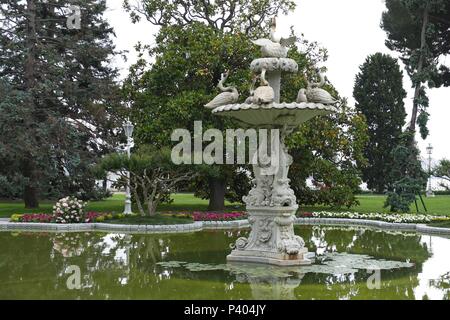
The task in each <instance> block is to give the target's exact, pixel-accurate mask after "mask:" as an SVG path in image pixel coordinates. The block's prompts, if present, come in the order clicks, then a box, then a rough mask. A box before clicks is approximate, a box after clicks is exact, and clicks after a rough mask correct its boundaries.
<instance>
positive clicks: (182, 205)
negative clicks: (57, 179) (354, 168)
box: [0, 194, 450, 219]
mask: <svg viewBox="0 0 450 320" xmlns="http://www.w3.org/2000/svg"><path fill="white" fill-rule="evenodd" d="M172 197H173V199H174V201H173V203H171V204H164V205H161V206H160V207H159V208H158V211H159V212H165V211H204V210H207V207H208V201H207V200H202V199H199V198H195V197H194V196H193V195H192V194H174V195H173V196H172ZM358 200H359V201H360V205H359V206H355V207H352V208H350V209H347V208H343V209H339V210H337V209H333V208H329V207H321V206H316V207H301V208H300V209H301V210H302V211H356V212H362V213H368V212H385V213H388V211H387V210H386V209H383V204H384V201H385V197H384V196H379V195H361V196H358ZM424 201H425V205H426V206H427V209H428V213H429V214H433V215H450V196H448V195H447V196H436V197H434V198H424ZM53 204H54V202H53V201H51V202H50V201H43V202H41V207H40V208H39V209H35V210H29V209H25V208H24V205H23V203H22V202H21V201H0V218H9V217H10V216H11V215H12V214H14V213H38V212H42V213H51V212H52V207H53ZM123 206H124V195H123V194H115V195H114V196H112V197H111V198H109V199H107V200H105V201H92V202H89V204H88V206H87V208H86V210H87V211H98V212H111V213H120V212H122V211H123ZM419 208H420V209H421V212H424V211H423V208H422V207H419ZM243 209H244V208H243V207H242V206H240V205H238V204H232V203H226V211H232V210H243ZM133 210H134V212H137V210H136V208H133ZM411 210H412V212H415V206H414V205H413V206H412V207H411ZM171 218H173V217H171ZM177 219H183V218H177Z"/></svg>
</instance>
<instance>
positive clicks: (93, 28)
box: [0, 0, 120, 208]
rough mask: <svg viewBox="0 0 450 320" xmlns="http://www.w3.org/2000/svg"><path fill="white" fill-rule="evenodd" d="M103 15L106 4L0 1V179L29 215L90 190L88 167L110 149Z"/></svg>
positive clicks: (114, 105) (111, 100) (108, 42)
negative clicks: (47, 202)
mask: <svg viewBox="0 0 450 320" xmlns="http://www.w3.org/2000/svg"><path fill="white" fill-rule="evenodd" d="M69 5H72V6H76V7H78V8H80V11H81V15H80V18H81V21H80V24H79V26H80V28H79V29H78V28H75V29H74V28H69V26H70V24H68V19H70V18H71V16H73V15H74V13H73V11H72V9H73V8H76V7H72V8H70V7H69ZM105 10H106V1H105V0H74V1H71V2H70V3H67V1H59V0H46V1H44V0H26V1H16V0H0V114H2V117H1V119H0V129H1V130H0V131H1V132H2V136H1V138H0V163H2V168H1V169H0V175H1V176H3V180H7V181H11V180H12V179H15V181H20V183H21V184H22V185H23V199H24V201H25V205H26V207H27V208H34V207H38V204H39V202H38V199H39V197H40V196H42V195H45V194H54V195H59V193H71V192H77V191H87V190H86V189H89V188H92V187H93V186H94V180H93V177H91V176H89V170H88V169H89V166H90V165H91V163H92V162H93V161H94V160H95V157H97V156H98V155H100V154H103V153H107V152H108V151H109V149H110V148H111V144H110V143H109V142H110V141H109V139H110V137H113V136H114V134H113V133H114V129H115V128H116V127H117V124H116V123H115V122H116V119H117V115H116V112H115V110H117V109H118V108H119V101H120V100H119V95H118V90H117V85H116V83H115V80H114V79H115V78H116V76H117V70H115V69H114V68H112V67H110V61H111V58H112V56H113V55H114V54H115V53H116V52H115V48H114V45H113V43H112V39H111V36H112V35H113V30H112V29H111V28H110V27H109V26H108V24H107V23H106V22H105V20H104V18H103V13H104V11H105ZM75 18H76V17H75ZM74 26H76V24H74ZM81 189H83V190H81Z"/></svg>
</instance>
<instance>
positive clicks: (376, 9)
mask: <svg viewBox="0 0 450 320" xmlns="http://www.w3.org/2000/svg"><path fill="white" fill-rule="evenodd" d="M107 2H108V8H109V9H108V12H107V18H108V19H109V22H110V24H111V25H112V26H113V27H114V29H115V32H116V35H117V38H116V45H117V47H118V49H120V50H128V51H129V52H130V54H129V55H128V61H127V62H122V61H119V60H117V61H116V62H117V63H118V65H119V66H120V67H121V69H122V74H123V75H126V72H127V68H128V66H129V65H130V64H132V63H134V62H135V60H136V54H135V52H134V48H133V46H134V45H135V44H136V43H137V42H138V41H141V42H142V43H143V44H150V43H153V42H154V36H155V34H156V32H157V30H158V28H156V27H154V26H152V25H151V24H150V23H148V22H146V21H143V22H141V23H139V24H137V25H133V24H132V23H131V21H130V19H129V16H128V14H127V13H126V12H125V11H124V10H123V9H122V7H121V3H122V0H107ZM384 10H385V5H384V1H383V0H364V1H361V0H340V1H336V0H297V9H296V11H295V12H294V13H291V14H289V16H287V17H279V19H278V31H279V32H280V33H281V34H285V35H288V34H289V27H290V26H291V25H292V26H294V29H295V31H296V33H297V34H300V33H303V34H304V35H305V37H306V39H308V40H309V41H318V42H319V44H320V45H321V46H323V47H325V48H327V49H328V53H329V59H328V61H327V63H326V66H327V68H328V73H327V77H328V79H329V80H330V81H331V82H332V83H333V85H334V86H335V87H336V88H337V89H338V91H339V93H340V95H341V96H345V97H348V98H349V101H350V103H351V104H353V103H354V100H353V97H352V93H353V84H354V80H355V75H356V74H357V73H358V71H359V66H360V65H361V64H362V63H363V62H364V60H365V58H366V57H367V56H368V55H369V54H373V53H375V52H383V53H389V54H391V55H393V56H395V57H397V56H398V55H397V54H396V53H395V52H391V51H390V50H388V49H387V48H386V46H385V45H384V41H385V39H386V35H385V32H384V31H383V30H382V29H381V28H380V21H381V13H382V12H383V11H384ZM447 59H450V57H448V58H447ZM444 61H445V60H444ZM447 65H450V61H447ZM403 86H404V88H405V90H407V92H408V97H407V98H406V99H405V106H406V110H407V111H408V112H410V111H411V108H412V96H413V90H412V89H411V82H410V80H409V77H408V76H407V74H406V72H404V83H403ZM428 96H429V99H430V107H429V113H430V114H431V116H430V121H429V124H428V127H429V129H430V136H429V137H428V139H427V140H426V141H424V140H422V139H421V138H420V137H419V136H418V138H417V140H418V142H419V147H420V149H421V152H422V157H424V156H426V151H425V147H426V146H427V145H428V143H431V144H432V145H433V147H434V150H433V159H436V160H437V159H441V158H444V157H445V158H448V159H450V148H449V145H450V144H449V142H448V139H450V126H449V125H448V121H449V118H450V102H449V100H450V88H439V89H432V90H428ZM408 119H409V117H408V118H407V120H408Z"/></svg>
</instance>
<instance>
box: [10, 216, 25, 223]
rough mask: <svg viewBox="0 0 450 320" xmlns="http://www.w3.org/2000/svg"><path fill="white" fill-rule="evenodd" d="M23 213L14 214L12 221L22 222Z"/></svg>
mask: <svg viewBox="0 0 450 320" xmlns="http://www.w3.org/2000/svg"><path fill="white" fill-rule="evenodd" d="M22 216H23V214H13V215H12V216H11V218H10V221H11V222H21V221H22Z"/></svg>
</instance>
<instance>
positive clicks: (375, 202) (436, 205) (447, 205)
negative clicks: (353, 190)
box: [301, 195, 450, 215]
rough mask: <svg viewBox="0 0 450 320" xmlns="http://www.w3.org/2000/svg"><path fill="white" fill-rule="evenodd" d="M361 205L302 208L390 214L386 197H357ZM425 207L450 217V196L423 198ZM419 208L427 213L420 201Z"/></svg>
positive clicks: (412, 207)
mask: <svg viewBox="0 0 450 320" xmlns="http://www.w3.org/2000/svg"><path fill="white" fill-rule="evenodd" d="M357 198H358V200H359V202H360V205H359V206H355V207H352V208H350V209H347V208H342V209H340V210H336V209H330V208H327V207H319V206H316V207H302V208H301V209H302V210H303V211H327V210H329V211H356V212H362V213H369V212H381V213H383V212H384V213H389V210H388V208H383V205H384V202H385V200H386V197H385V196H380V195H360V196H357ZM423 201H424V202H425V206H426V207H427V210H428V213H429V214H433V215H450V196H449V195H446V196H436V197H434V198H426V197H423ZM417 204H418V206H419V211H420V212H421V213H425V211H424V209H423V207H422V204H421V202H420V200H418V201H417ZM411 212H412V213H415V212H416V207H415V205H414V204H413V205H412V206H411Z"/></svg>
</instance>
